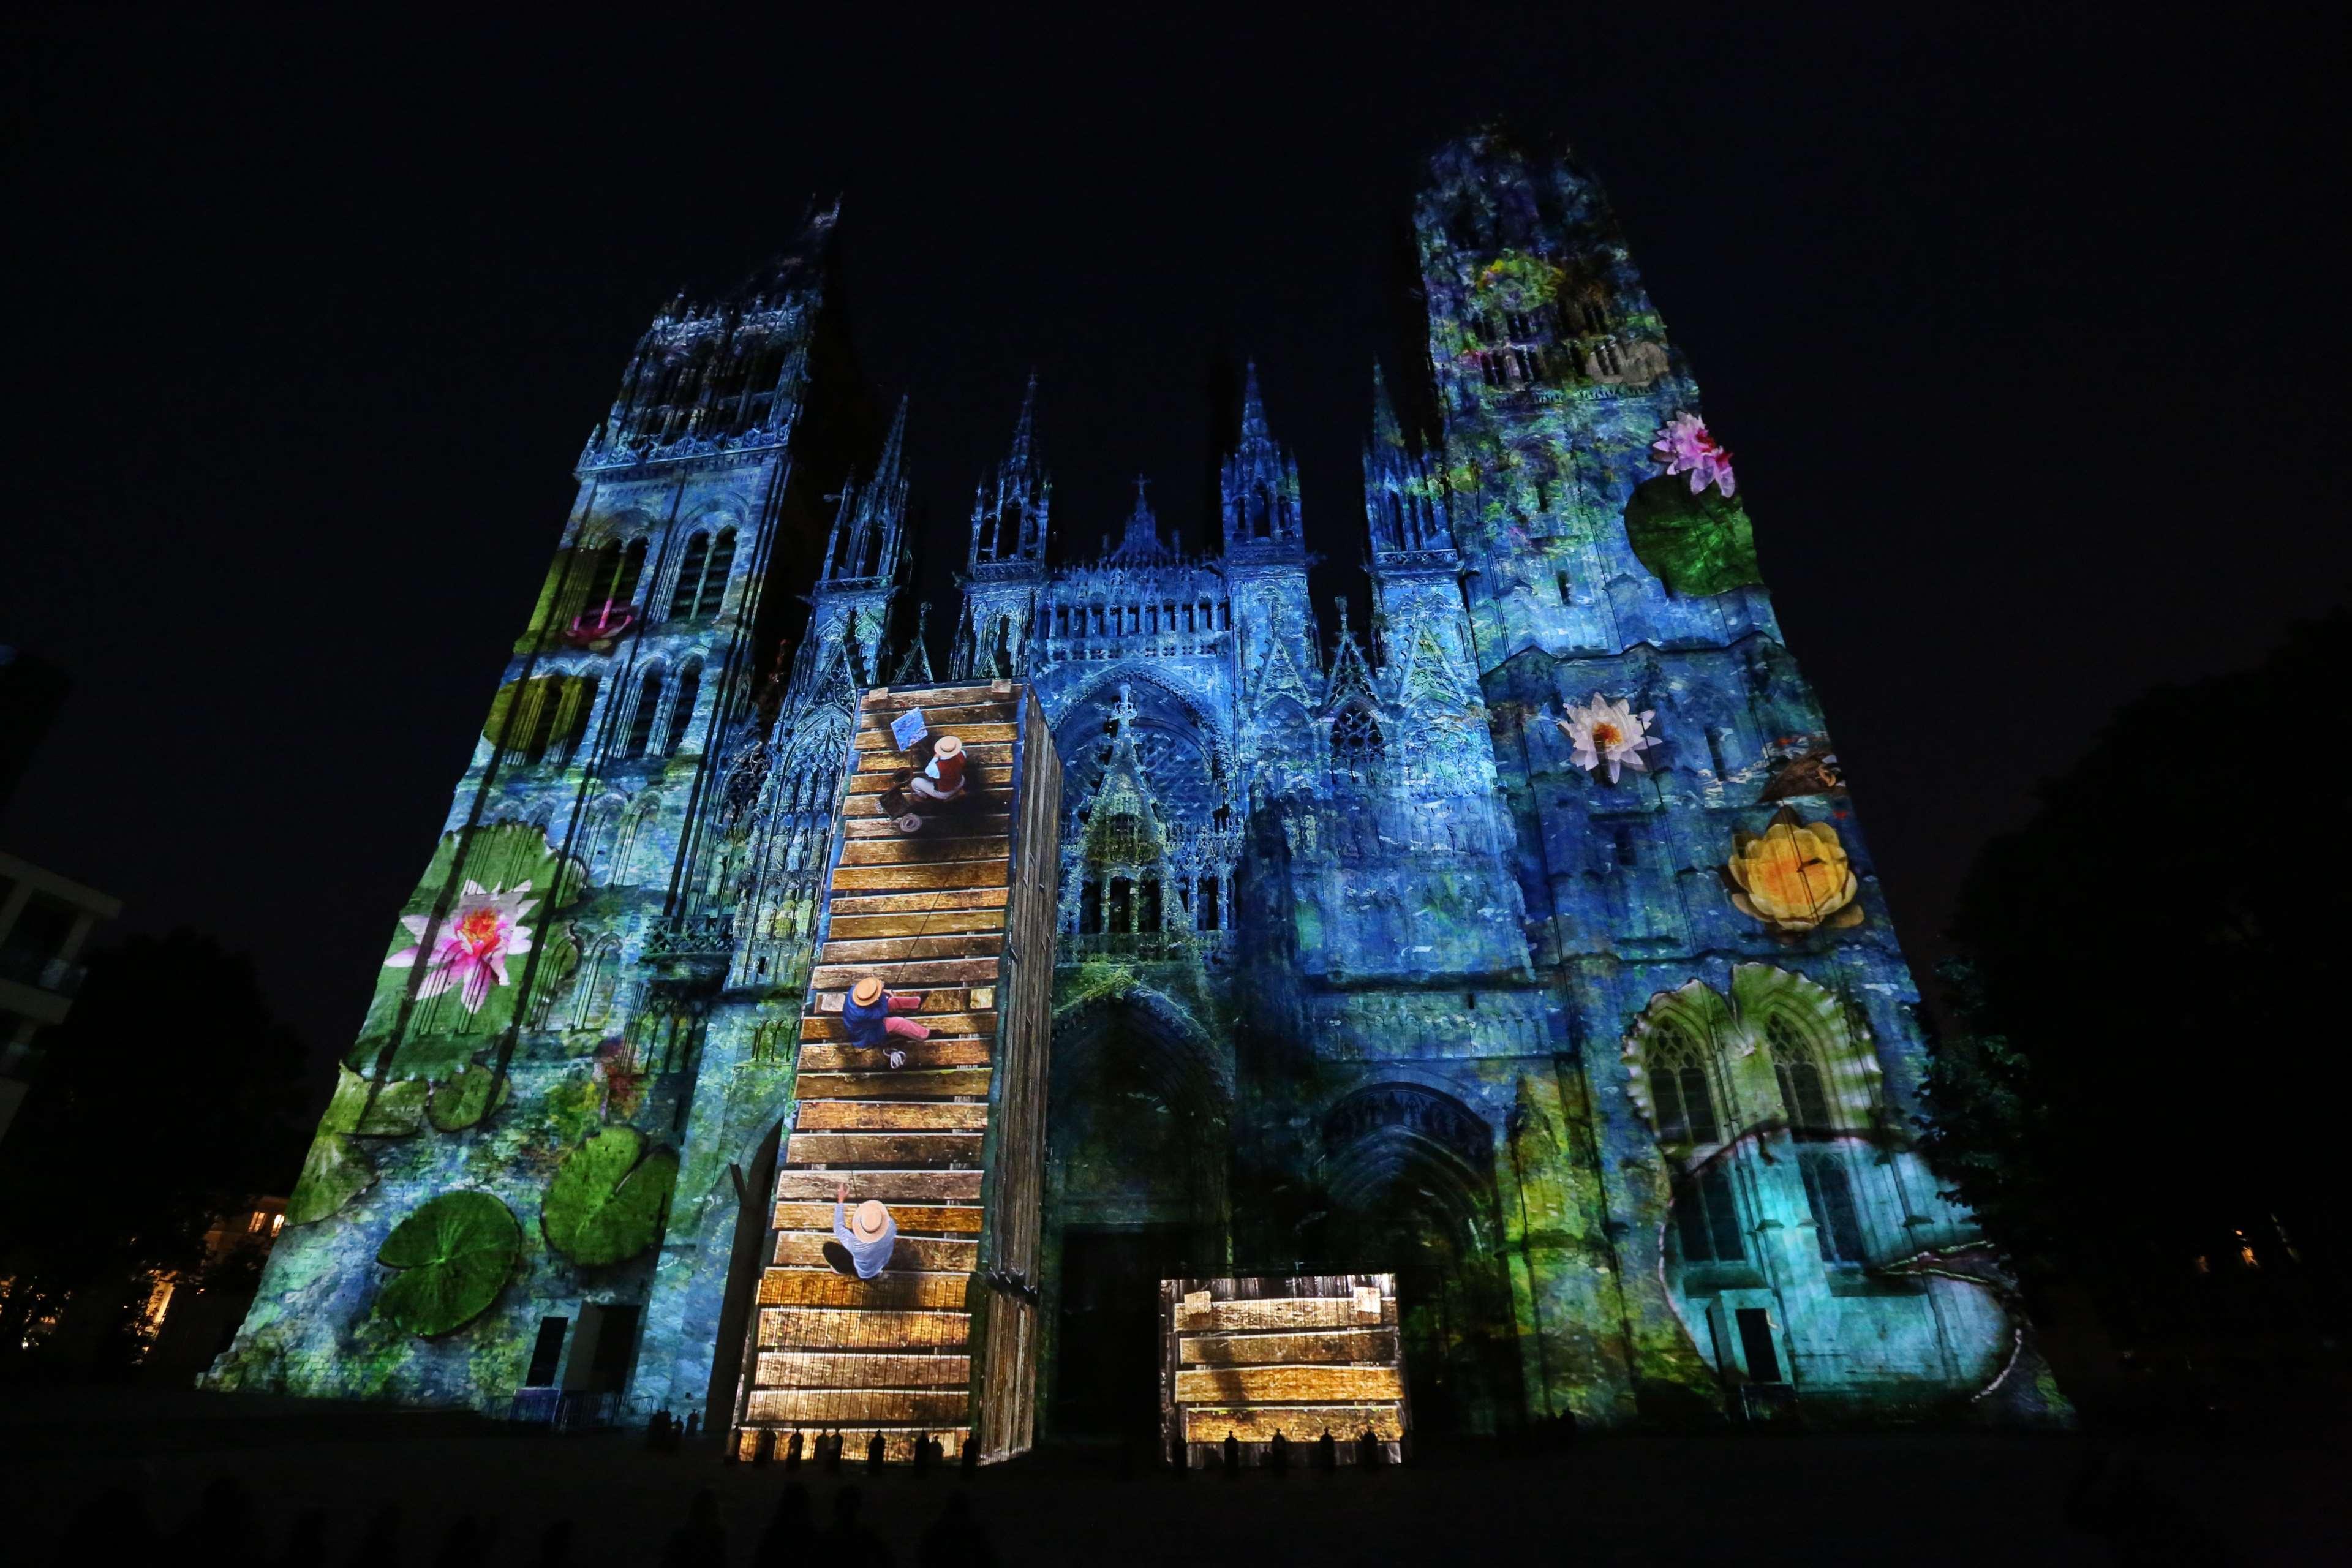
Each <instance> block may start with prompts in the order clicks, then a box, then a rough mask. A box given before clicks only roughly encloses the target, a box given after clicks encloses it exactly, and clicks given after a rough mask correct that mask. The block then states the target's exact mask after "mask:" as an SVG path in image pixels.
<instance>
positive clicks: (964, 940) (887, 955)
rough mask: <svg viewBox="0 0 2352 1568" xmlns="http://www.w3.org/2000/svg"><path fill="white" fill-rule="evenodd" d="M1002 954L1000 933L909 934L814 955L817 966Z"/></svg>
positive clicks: (838, 945) (829, 945) (834, 946)
mask: <svg viewBox="0 0 2352 1568" xmlns="http://www.w3.org/2000/svg"><path fill="white" fill-rule="evenodd" d="M1003 951H1004V933H1003V931H948V932H945V933H942V934H928V933H917V932H913V931H909V932H908V933H906V934H905V935H902V936H885V937H876V938H873V939H871V940H869V941H863V942H841V941H833V942H826V943H825V944H824V951H822V952H819V953H818V954H817V961H818V962H819V963H825V964H835V963H912V962H915V961H917V960H921V959H934V958H994V957H995V956H996V955H997V954H998V953H1000V952H1003Z"/></svg>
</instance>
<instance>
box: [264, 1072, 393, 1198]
mask: <svg viewBox="0 0 2352 1568" xmlns="http://www.w3.org/2000/svg"><path fill="white" fill-rule="evenodd" d="M367 1097H368V1081H367V1079H363V1078H362V1077H361V1076H360V1075H359V1074H357V1073H355V1072H353V1071H352V1069H351V1068H337V1069H336V1072H335V1092H334V1097H333V1098H332V1099H331V1100H328V1101H327V1112H326V1114H325V1115H323V1116H321V1117H320V1118H319V1135H318V1136H317V1137H316V1138H314V1139H313V1140H311V1142H310V1153H309V1154H307V1155H305V1156H304V1157H303V1160H302V1173H301V1174H300V1175H299V1176H298V1177H296V1178H295V1181H294V1190H293V1191H292V1192H291V1193H289V1194H287V1195H286V1223H287V1224H288V1225H310V1224H312V1223H314V1222H316V1221H318V1220H322V1219H324V1218H326V1217H327V1216H328V1215H331V1214H333V1213H335V1212H336V1211H337V1210H338V1209H341V1207H342V1206H343V1205H345V1204H348V1203H350V1202H351V1201H352V1199H353V1198H355V1197H357V1196H359V1195H360V1194H362V1193H363V1192H365V1191H367V1190H368V1189H369V1188H370V1187H372V1186H373V1185H375V1178H376V1171H375V1162H374V1161H373V1159H370V1158H369V1157H368V1153H367V1151H366V1150H365V1149H364V1148H363V1147H362V1146H361V1145H360V1144H358V1143H355V1142H352V1138H351V1134H352V1133H353V1132H356V1131H359V1125H360V1118H361V1117H362V1114H363V1113H364V1112H365V1111H366V1110H367Z"/></svg>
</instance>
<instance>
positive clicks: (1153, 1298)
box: [1043, 986, 1233, 1435]
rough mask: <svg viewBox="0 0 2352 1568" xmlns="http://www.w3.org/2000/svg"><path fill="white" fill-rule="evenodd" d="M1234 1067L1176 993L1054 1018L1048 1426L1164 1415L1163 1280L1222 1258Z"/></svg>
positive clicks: (1149, 1425) (1089, 1427) (1103, 1424)
mask: <svg viewBox="0 0 2352 1568" xmlns="http://www.w3.org/2000/svg"><path fill="white" fill-rule="evenodd" d="M1232 1119H1233V1077H1232V1068H1231V1064H1230V1063H1229V1062H1228V1061H1226V1060H1224V1059H1223V1057H1222V1056H1221V1054H1220V1053H1219V1051H1218V1050H1217V1048H1216V1047H1215V1046H1214V1045H1213V1043H1212V1042H1211V1040H1210V1038H1209V1037H1208V1036H1207V1035H1206V1034H1205V1033H1204V1032H1203V1031H1202V1029H1201V1027H1200V1026H1199V1025H1197V1024H1196V1023H1194V1022H1193V1020H1192V1016H1190V1015H1189V1014H1188V1013H1187V1012H1186V1011H1185V1010H1184V1009H1183V1008H1182V1007H1181V1005H1178V1004H1177V1003H1175V1002H1174V1001H1172V1000H1171V999H1170V998H1168V997H1166V996H1163V995H1161V994H1160V993H1158V992H1155V991H1152V990H1150V989H1148V988H1145V987H1140V986H1139V987H1135V988H1132V989H1129V990H1127V991H1125V992H1123V993H1121V994H1116V995H1106V996H1101V997H1097V998H1096V999H1095V1000H1093V1001H1090V1002H1087V1003H1084V1004H1081V1005H1078V1006H1076V1007H1075V1008H1073V1009H1072V1010H1071V1011H1070V1012H1068V1013H1066V1014H1065V1015H1063V1016H1061V1017H1059V1018H1057V1019H1056V1020H1055V1027H1054V1058H1053V1078H1052V1082H1051V1086H1050V1089H1049V1100H1048V1110H1047V1124H1046V1125H1047V1131H1046V1139H1047V1146H1048V1147H1049V1148H1050V1150H1051V1151H1052V1155H1051V1162H1050V1166H1049V1169H1048V1172H1047V1175H1046V1193H1047V1196H1046V1204H1047V1207H1046V1227H1047V1234H1046V1236H1045V1258H1046V1268H1047V1270H1048V1274H1047V1279H1046V1281H1045V1288H1046V1297H1045V1311H1046V1332H1047V1334H1048V1336H1049V1342H1048V1344H1047V1345H1046V1347H1045V1352H1044V1357H1043V1359H1044V1360H1045V1363H1046V1366H1047V1368H1048V1373H1047V1376H1048V1383H1047V1389H1046V1400H1047V1410H1048V1418H1049V1420H1050V1422H1051V1424H1052V1426H1053V1428H1054V1430H1055V1431H1056V1432H1057V1433H1060V1434H1063V1435H1073V1434H1110V1433H1119V1434H1134V1435H1142V1434H1144V1433H1146V1432H1148V1431H1150V1430H1151V1429H1153V1428H1154V1427H1155V1426H1156V1423H1157V1421H1158V1419H1159V1387H1160V1379H1159V1373H1158V1371H1157V1368H1158V1364H1159V1345H1158V1334H1159V1326H1158V1325H1159V1319H1158V1309H1159V1281H1160V1279H1166V1278H1172V1277H1175V1276H1179V1275H1184V1274H1214V1273H1219V1272H1222V1271H1223V1267H1224V1264H1225V1260H1226V1257H1227V1251H1226V1229H1225V1216H1226V1215H1227V1214H1228V1213H1229V1211H1230V1194H1229V1177H1230V1171H1231V1164H1232V1160H1231V1150H1232V1134H1231V1124H1232Z"/></svg>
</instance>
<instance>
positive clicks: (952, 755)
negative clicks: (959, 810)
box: [907, 735, 964, 805]
mask: <svg viewBox="0 0 2352 1568" xmlns="http://www.w3.org/2000/svg"><path fill="white" fill-rule="evenodd" d="M963 785H964V777H963V742H961V741H960V740H958V739H957V738H956V737H955V736H953V735H941V736H940V738H939V740H938V741H937V742H935V743H934V744H933V745H932V747H931V760H930V761H929V762H928V763H924V764H923V771H922V772H921V773H917V774H916V775H915V777H914V780H913V782H911V783H910V784H908V786H907V787H908V789H909V790H911V791H913V792H914V794H915V795H917V796H918V797H919V798H920V799H923V800H928V801H932V802H934V803H937V804H939V805H946V804H947V803H948V802H949V801H951V800H954V799H955V798H956V797H958V796H959V795H962V794H963Z"/></svg>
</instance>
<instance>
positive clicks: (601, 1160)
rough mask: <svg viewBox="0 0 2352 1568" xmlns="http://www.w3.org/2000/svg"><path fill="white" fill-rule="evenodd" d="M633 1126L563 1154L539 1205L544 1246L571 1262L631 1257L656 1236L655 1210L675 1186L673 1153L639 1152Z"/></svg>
mask: <svg viewBox="0 0 2352 1568" xmlns="http://www.w3.org/2000/svg"><path fill="white" fill-rule="evenodd" d="M645 1147H646V1140H645V1135H644V1134H643V1133H641V1132H639V1131H637V1130H636V1129H635V1128H634V1127H607V1128H606V1129H604V1131H602V1132H599V1133H598V1134H596V1136H595V1137H593V1138H591V1139H590V1140H589V1141H588V1142H585V1143H583V1144H582V1145H581V1146H580V1147H579V1148H577V1149H574V1150H573V1151H572V1152H571V1153H569V1154H566V1155H565V1156H564V1157H563V1163H562V1164H561V1165H559V1166H557V1167H556V1171H555V1180H554V1181H552V1182H551V1183H550V1184H548V1188H547V1199H546V1201H545V1202H544V1203H543V1204H541V1206H540V1215H539V1223H540V1228H541V1230H542V1231H544V1232H545V1233H546V1235H547V1243H548V1245H549V1246H550V1247H554V1248H555V1250H556V1251H558V1252H561V1253H562V1254H563V1255H564V1256H565V1257H566V1258H571V1259H572V1261H573V1262H574V1263H583V1264H590V1265H594V1264H601V1263H618V1262H620V1261H622V1260H623V1259H624V1258H635V1256H636V1255H637V1254H638V1253H640V1252H643V1251H644V1250H645V1249H646V1247H651V1246H652V1245H653V1244H654V1239H655V1237H657V1236H659V1235H660V1234H661V1222H662V1212H663V1210H664V1209H666V1208H667V1206H668V1205H669V1194H670V1190H671V1189H672V1188H673V1187H675V1186H676V1185H677V1155H676V1154H674V1153H671V1152H669V1151H667V1150H662V1151H659V1152H656V1153H654V1154H652V1155H650V1156H646V1153H645Z"/></svg>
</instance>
